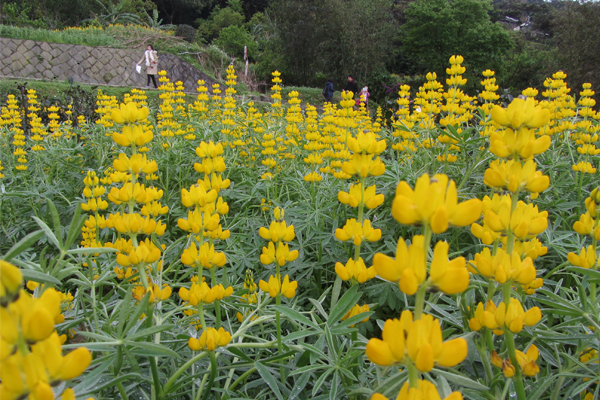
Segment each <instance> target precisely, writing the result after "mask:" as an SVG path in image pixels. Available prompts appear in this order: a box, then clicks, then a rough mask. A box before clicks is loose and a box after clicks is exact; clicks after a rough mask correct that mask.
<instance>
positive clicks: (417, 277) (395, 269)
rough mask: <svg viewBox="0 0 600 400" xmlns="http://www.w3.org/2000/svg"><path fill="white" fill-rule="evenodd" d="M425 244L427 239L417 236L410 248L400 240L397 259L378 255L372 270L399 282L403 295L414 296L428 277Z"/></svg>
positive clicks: (375, 257)
mask: <svg viewBox="0 0 600 400" xmlns="http://www.w3.org/2000/svg"><path fill="white" fill-rule="evenodd" d="M424 242H425V238H424V237H423V236H421V235H417V236H414V237H413V240H412V243H411V244H410V246H407V244H406V242H405V241H404V239H403V238H400V239H398V245H397V247H396V258H395V259H394V258H391V257H388V256H386V255H384V254H381V253H376V254H375V256H374V257H373V267H372V268H374V269H375V271H376V273H377V274H378V275H379V276H381V277H382V278H383V279H386V280H388V281H391V282H399V286H400V290H401V291H402V292H403V293H406V294H408V295H413V294H415V293H416V292H417V289H418V287H419V285H421V284H422V283H423V282H424V281H425V278H426V276H427V265H426V259H425V252H424V250H423V245H424ZM338 264H339V263H338ZM336 271H337V266H336ZM338 275H339V274H338ZM342 279H343V278H342Z"/></svg>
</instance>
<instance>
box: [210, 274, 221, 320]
mask: <svg viewBox="0 0 600 400" xmlns="http://www.w3.org/2000/svg"><path fill="white" fill-rule="evenodd" d="M210 280H211V283H212V287H215V286H216V284H217V277H216V275H215V268H211V269H210ZM215 312H216V314H217V329H219V328H220V327H221V302H220V301H219V300H217V301H215Z"/></svg>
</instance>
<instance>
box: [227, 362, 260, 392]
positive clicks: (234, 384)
mask: <svg viewBox="0 0 600 400" xmlns="http://www.w3.org/2000/svg"><path fill="white" fill-rule="evenodd" d="M254 372H256V367H252V368H250V369H249V370H248V371H246V372H244V373H243V374H242V375H240V376H239V378H237V379H236V380H235V381H234V382H233V383H232V384H231V386H230V387H229V390H233V389H235V387H236V386H237V385H239V384H240V382H242V381H243V380H244V379H246V378H247V377H248V376H250V375H252V374H253V373H254Z"/></svg>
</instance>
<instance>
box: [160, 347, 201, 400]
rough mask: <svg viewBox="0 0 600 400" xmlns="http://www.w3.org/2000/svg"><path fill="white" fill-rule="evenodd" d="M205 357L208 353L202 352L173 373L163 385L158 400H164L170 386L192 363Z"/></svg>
mask: <svg viewBox="0 0 600 400" xmlns="http://www.w3.org/2000/svg"><path fill="white" fill-rule="evenodd" d="M207 355H208V352H206V351H203V352H202V353H200V354H198V355H196V356H194V357H192V358H191V359H190V360H189V361H188V362H186V363H185V364H183V365H182V366H181V367H180V368H179V369H178V370H177V371H175V373H174V374H173V375H171V377H170V378H169V380H168V381H167V383H165V386H164V388H163V391H162V393H161V394H160V397H159V399H161V400H163V399H165V396H166V395H167V394H168V393H169V389H170V388H171V386H173V384H174V383H175V381H176V380H177V378H179V376H180V375H181V374H183V373H184V372H185V370H187V369H188V368H189V367H191V366H192V365H194V363H195V362H196V361H198V360H201V359H203V358H204V357H206V356H207Z"/></svg>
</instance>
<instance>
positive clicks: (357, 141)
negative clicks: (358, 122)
mask: <svg viewBox="0 0 600 400" xmlns="http://www.w3.org/2000/svg"><path fill="white" fill-rule="evenodd" d="M347 145H348V148H349V149H350V151H352V152H353V153H361V154H379V153H381V152H382V151H384V150H385V149H386V143H385V140H381V141H377V136H376V135H375V133H373V132H370V131H363V132H358V134H357V135H356V138H353V137H349V138H348V142H347Z"/></svg>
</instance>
